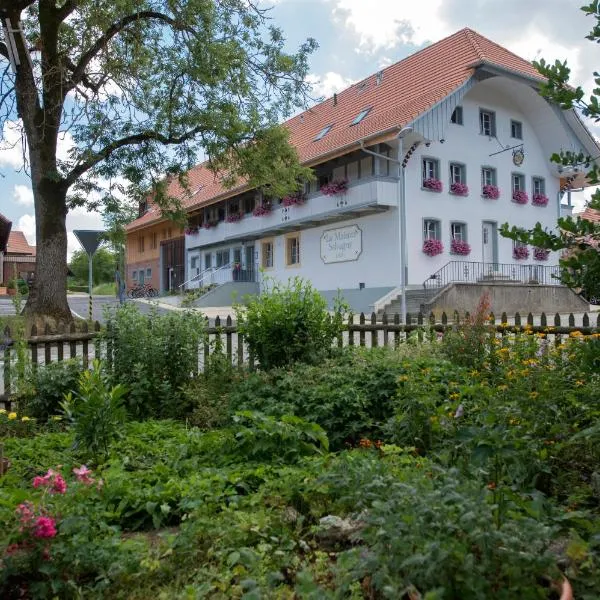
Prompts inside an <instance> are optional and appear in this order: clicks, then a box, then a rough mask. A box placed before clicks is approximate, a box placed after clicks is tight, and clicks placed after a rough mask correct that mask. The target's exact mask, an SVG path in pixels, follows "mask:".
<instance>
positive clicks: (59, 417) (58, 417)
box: [52, 415, 62, 421]
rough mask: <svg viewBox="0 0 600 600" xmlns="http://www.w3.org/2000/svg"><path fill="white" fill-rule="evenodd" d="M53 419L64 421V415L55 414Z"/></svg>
mask: <svg viewBox="0 0 600 600" xmlns="http://www.w3.org/2000/svg"><path fill="white" fill-rule="evenodd" d="M52 420H53V421H62V417H61V416H60V415H54V416H53V417H52Z"/></svg>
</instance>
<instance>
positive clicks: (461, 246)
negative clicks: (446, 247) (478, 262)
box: [450, 240, 471, 256]
mask: <svg viewBox="0 0 600 600" xmlns="http://www.w3.org/2000/svg"><path fill="white" fill-rule="evenodd" d="M450 253H451V254H459V255H460V256H468V255H469V254H471V246H470V245H469V244H467V242H465V241H463V240H452V241H451V242H450Z"/></svg>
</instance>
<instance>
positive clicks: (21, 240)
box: [6, 231, 35, 256]
mask: <svg viewBox="0 0 600 600" xmlns="http://www.w3.org/2000/svg"><path fill="white" fill-rule="evenodd" d="M6 252H7V254H26V255H29V256H35V246H30V245H29V242H28V241H27V239H26V238H25V235H24V234H23V232H22V231H11V232H10V235H9V236H8V244H7V247H6Z"/></svg>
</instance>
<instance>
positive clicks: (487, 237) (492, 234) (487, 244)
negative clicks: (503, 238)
mask: <svg viewBox="0 0 600 600" xmlns="http://www.w3.org/2000/svg"><path fill="white" fill-rule="evenodd" d="M496 238H497V232H496V224H495V223H490V222H487V221H484V222H483V231H482V240H483V262H484V263H487V264H490V263H491V264H493V263H496V262H497V258H496V256H497V246H496V244H497V239H496Z"/></svg>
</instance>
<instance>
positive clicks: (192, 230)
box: [184, 227, 200, 235]
mask: <svg viewBox="0 0 600 600" xmlns="http://www.w3.org/2000/svg"><path fill="white" fill-rule="evenodd" d="M198 231H200V229H199V228H198V227H186V228H185V230H184V233H185V235H196V234H197V233H198Z"/></svg>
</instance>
